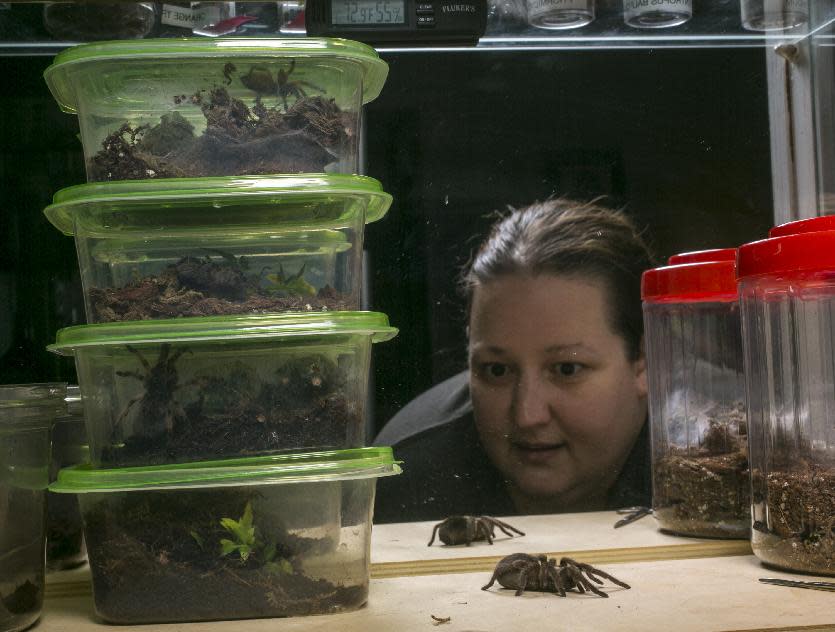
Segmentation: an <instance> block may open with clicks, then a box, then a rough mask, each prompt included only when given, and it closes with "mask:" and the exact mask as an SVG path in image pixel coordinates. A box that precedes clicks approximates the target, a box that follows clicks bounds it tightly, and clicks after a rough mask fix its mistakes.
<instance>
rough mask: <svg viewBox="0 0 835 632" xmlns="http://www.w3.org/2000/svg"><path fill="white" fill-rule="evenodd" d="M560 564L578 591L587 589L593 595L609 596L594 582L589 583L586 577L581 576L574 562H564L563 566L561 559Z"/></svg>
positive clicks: (582, 591)
mask: <svg viewBox="0 0 835 632" xmlns="http://www.w3.org/2000/svg"><path fill="white" fill-rule="evenodd" d="M560 564H561V568H562V569H563V570H564V571H565V572H566V573H567V574H568V576H569V577H570V578H571V580H572V581H573V582H574V586H575V587H576V588H577V591H578V592H580V593H584V592H586V591H587V590H588V591H589V592H593V593H594V594H595V595H598V596H600V597H605V598H608V597H609V595H607V594H606V593H604V592H603V591H601V590H600V589H599V588H598V587H597V586H595V585H594V584H592V583H590V582H589V580H588V579H586V578H585V577H584V576H583V573H582V571H581V570H580V568H579V567H578V565H577V564H576V563H573V564H566V565H564V566H563V565H562V561H561V562H560ZM592 579H594V581H598V582H599V580H597V579H595V578H592Z"/></svg>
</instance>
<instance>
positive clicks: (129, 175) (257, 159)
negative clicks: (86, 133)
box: [88, 64, 357, 181]
mask: <svg viewBox="0 0 835 632" xmlns="http://www.w3.org/2000/svg"><path fill="white" fill-rule="evenodd" d="M292 70H293V65H292V64H291V67H290V72H289V73H288V72H286V71H279V78H278V81H276V79H274V78H272V76H271V75H270V73H269V70H268V69H267V68H266V67H260V66H253V67H252V68H250V70H249V72H248V73H247V74H245V75H242V76H241V77H240V80H241V82H242V83H243V84H244V85H245V87H247V88H248V89H250V90H252V91H253V92H255V93H256V97H255V101H254V104H253V105H252V107H249V106H247V105H246V103H244V102H243V101H242V100H241V99H238V98H236V97H233V96H231V95H230V94H229V92H228V91H227V89H226V88H225V87H223V86H214V87H213V88H211V89H210V90H208V91H206V90H202V91H199V92H197V93H195V94H193V95H190V96H189V95H184V94H182V95H176V96H172V98H173V101H174V104H175V105H180V104H183V103H185V104H193V105H197V106H199V107H200V109H201V111H202V113H203V116H204V118H205V120H206V127H205V130H204V131H203V132H202V133H201V134H200V135H195V130H194V126H193V125H192V124H191V123H190V122H189V121H188V120H186V118H185V117H183V116H182V115H181V114H180V113H179V112H176V111H174V112H170V113H167V114H163V115H162V116H161V118H160V121H159V123H157V124H156V125H153V126H150V125H139V126H134V125H131V124H130V123H129V122H125V123H124V124H123V125H122V126H121V127H119V129H117V130H116V131H114V132H112V133H111V134H110V135H108V136H107V137H106V138H105V139H104V141H103V142H102V148H101V150H100V151H99V152H98V153H97V154H95V155H94V156H93V157H92V158H91V159H90V160H89V165H88V172H89V176H90V180H91V181H102V180H135V179H149V178H185V177H201V176H223V175H261V174H275V173H319V172H323V171H325V166H326V165H328V164H330V163H332V162H335V161H337V160H338V159H339V156H338V155H336V154H335V153H334V152H335V151H350V152H353V151H354V149H355V144H356V131H355V130H354V125H355V123H354V121H355V120H356V118H357V115H356V114H349V113H345V112H342V110H341V109H340V108H339V107H338V106H337V105H336V103H335V101H334V99H329V98H325V97H322V96H308V95H307V93H306V92H305V90H304V89H303V88H302V87H301V83H302V82H298V81H293V80H292V79H290V78H289V75H291V74H292ZM235 72H236V69H235V67H234V66H233V65H232V64H227V65H226V66H225V67H224V68H223V77H224V79H223V82H224V83H226V84H227V85H229V84H231V82H232V78H233V75H234V74H235ZM282 73H283V81H282ZM265 77H269V78H270V80H271V81H266V80H265V79H264V78H265ZM288 86H289V87H288ZM308 87H309V85H308ZM262 96H266V97H275V96H278V97H281V98H280V99H277V101H280V103H278V104H277V105H275V106H273V107H267V106H266V105H264V103H263V100H262ZM287 97H293V98H294V101H293V103H292V105H289V104H288V99H287Z"/></svg>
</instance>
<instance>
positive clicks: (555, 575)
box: [545, 565, 565, 597]
mask: <svg viewBox="0 0 835 632" xmlns="http://www.w3.org/2000/svg"><path fill="white" fill-rule="evenodd" d="M545 571H546V573H547V574H548V577H549V578H550V579H551V581H552V582H554V592H555V593H557V594H558V595H559V596H560V597H565V587H564V586H563V585H562V578H561V577H560V572H559V570H557V568H556V567H555V566H550V565H549V566H548V567H547V568H546V569H545Z"/></svg>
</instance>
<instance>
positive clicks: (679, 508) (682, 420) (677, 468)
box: [641, 248, 750, 538]
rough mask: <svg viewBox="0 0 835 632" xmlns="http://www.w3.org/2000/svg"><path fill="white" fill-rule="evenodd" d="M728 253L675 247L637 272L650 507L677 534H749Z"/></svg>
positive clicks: (741, 390) (737, 331) (731, 254)
mask: <svg viewBox="0 0 835 632" xmlns="http://www.w3.org/2000/svg"><path fill="white" fill-rule="evenodd" d="M735 257H736V250H735V249H733V248H730V249H719V250H710V251H699V252H693V253H684V254H681V255H676V256H674V257H671V258H670V264H672V265H668V266H665V267H661V268H655V269H653V270H648V271H647V272H645V273H644V275H643V279H642V287H641V293H642V298H643V301H644V331H645V338H646V349H647V376H648V382H649V411H650V430H651V433H650V434H651V437H652V472H653V510H654V514H655V517H656V519H657V520H658V524H659V526H660V528H661V529H663V530H665V531H669V532H672V533H676V534H680V535H691V536H701V537H719V538H747V537H748V534H749V527H750V491H749V488H750V475H749V468H748V454H747V443H748V439H747V431H746V420H745V401H744V400H745V381H744V380H745V377H744V372H743V362H742V332H741V328H740V320H739V305H738V302H737V292H736V277H735V275H734V267H735Z"/></svg>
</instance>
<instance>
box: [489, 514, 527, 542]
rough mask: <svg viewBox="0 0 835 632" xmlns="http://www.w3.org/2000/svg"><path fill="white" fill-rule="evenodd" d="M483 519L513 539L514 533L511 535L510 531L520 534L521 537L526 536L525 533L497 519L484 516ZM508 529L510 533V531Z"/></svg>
mask: <svg viewBox="0 0 835 632" xmlns="http://www.w3.org/2000/svg"><path fill="white" fill-rule="evenodd" d="M483 518H484V520H486V521H487V522H489V523H490V524H492V525H495V526H497V527H498V528H499V529H501V530H502V532H503V533H504V534H505V535H509V536H510V537H511V538H512V537H513V533H510V531H513V532H514V533H518V534H519V535H525V532H524V531H519V529H517V528H516V527H514V526H511V525H509V524H507V523H506V522H502V521H501V520H497V519H496V518H491V517H490V516H483ZM508 529H509V530H510V531H508Z"/></svg>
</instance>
